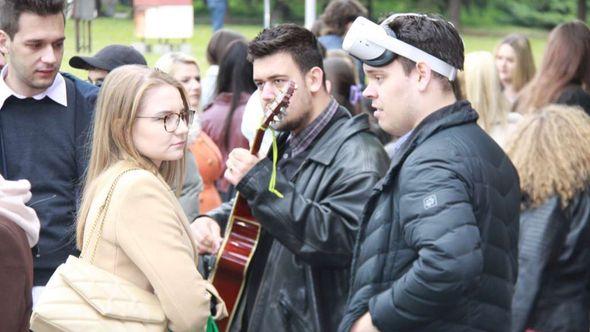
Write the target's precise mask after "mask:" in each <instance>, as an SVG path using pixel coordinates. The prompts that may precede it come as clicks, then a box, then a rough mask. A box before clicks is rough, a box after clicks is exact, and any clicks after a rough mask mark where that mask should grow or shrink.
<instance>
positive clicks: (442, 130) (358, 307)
mask: <svg viewBox="0 0 590 332" xmlns="http://www.w3.org/2000/svg"><path fill="white" fill-rule="evenodd" d="M476 120H477V113H476V112H475V111H474V110H473V109H472V108H471V106H470V105H469V103H468V102H466V101H460V102H457V103H455V104H453V105H450V106H448V107H445V108H442V109H440V110H438V111H437V112H435V113H433V114H431V115H430V116H428V117H427V118H426V119H424V120H423V121H422V123H421V124H420V125H418V126H417V127H416V128H415V129H414V131H413V132H412V134H411V136H410V137H409V138H408V140H407V141H406V142H405V143H404V144H403V145H402V146H401V148H400V150H399V151H398V152H397V153H396V155H395V156H394V159H393V161H392V166H391V168H390V170H389V171H388V173H387V175H386V176H385V178H384V179H383V180H382V182H380V183H379V184H378V185H377V186H376V187H375V188H374V190H373V194H372V196H371V198H370V199H369V202H368V203H367V205H366V207H365V210H364V214H363V219H362V225H361V230H360V232H359V239H358V241H357V247H356V249H355V255H354V259H353V278H352V287H351V297H350V299H349V302H348V305H347V310H346V313H345V317H344V319H343V321H342V324H341V325H340V327H339V330H340V331H349V330H350V328H351V326H352V324H353V323H354V322H355V321H356V320H357V319H358V318H360V317H361V316H362V315H363V314H364V313H366V312H367V311H369V312H370V315H371V318H372V320H373V324H374V325H375V326H376V327H377V328H378V329H379V330H381V331H429V332H432V331H452V332H459V331H498V332H506V331H508V330H509V329H510V327H509V326H510V304H511V299H512V293H513V287H514V283H515V281H516V274H517V240H518V215H519V204H520V191H519V181H518V175H517V173H516V170H515V169H514V166H513V165H512V163H511V162H510V160H509V159H508V157H507V156H506V155H505V154H504V152H503V151H502V149H501V148H500V147H499V146H498V145H497V144H496V143H494V141H493V140H492V139H491V138H490V137H489V136H488V135H487V134H485V133H484V132H483V130H482V129H481V128H480V127H479V126H478V125H477V124H476V122H475V121H476Z"/></svg>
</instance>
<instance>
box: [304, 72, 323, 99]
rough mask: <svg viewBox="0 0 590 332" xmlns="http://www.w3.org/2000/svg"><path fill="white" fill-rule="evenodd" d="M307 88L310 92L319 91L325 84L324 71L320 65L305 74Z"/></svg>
mask: <svg viewBox="0 0 590 332" xmlns="http://www.w3.org/2000/svg"><path fill="white" fill-rule="evenodd" d="M305 81H306V83H307V88H308V89H309V91H310V92H312V93H314V92H318V91H319V90H320V89H322V86H323V85H324V71H323V70H322V69H320V67H313V68H311V69H310V70H309V71H308V72H307V75H305Z"/></svg>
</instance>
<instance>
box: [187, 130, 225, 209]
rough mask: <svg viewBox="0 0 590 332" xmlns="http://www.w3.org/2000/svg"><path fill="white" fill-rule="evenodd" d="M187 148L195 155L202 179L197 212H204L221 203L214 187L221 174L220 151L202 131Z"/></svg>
mask: <svg viewBox="0 0 590 332" xmlns="http://www.w3.org/2000/svg"><path fill="white" fill-rule="evenodd" d="M189 148H190V150H191V152H192V153H193V156H195V161H196V162H197V165H198V166H199V173H200V174H201V178H202V179H203V191H202V192H201V194H200V195H199V208H200V211H199V213H200V214H204V213H207V212H209V211H211V210H213V209H215V208H216V207H218V206H219V205H221V197H220V196H219V192H218V191H217V188H216V187H215V181H217V180H218V179H220V178H221V177H222V176H223V169H224V167H222V166H223V161H222V158H221V152H220V151H219V148H218V147H217V145H215V143H214V142H213V140H211V138H210V137H209V136H207V134H205V133H204V132H201V133H199V136H197V138H196V139H195V142H194V143H193V144H192V145H191V146H190V147H189Z"/></svg>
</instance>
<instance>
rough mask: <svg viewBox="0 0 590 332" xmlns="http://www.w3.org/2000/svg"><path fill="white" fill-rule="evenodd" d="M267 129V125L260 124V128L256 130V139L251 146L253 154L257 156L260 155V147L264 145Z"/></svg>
mask: <svg viewBox="0 0 590 332" xmlns="http://www.w3.org/2000/svg"><path fill="white" fill-rule="evenodd" d="M266 129H267V128H266V127H263V126H260V127H259V128H258V130H256V136H254V141H253V143H252V147H251V148H250V153H251V154H253V155H255V156H256V155H258V151H260V147H261V146H262V139H263V138H264V133H265V132H266Z"/></svg>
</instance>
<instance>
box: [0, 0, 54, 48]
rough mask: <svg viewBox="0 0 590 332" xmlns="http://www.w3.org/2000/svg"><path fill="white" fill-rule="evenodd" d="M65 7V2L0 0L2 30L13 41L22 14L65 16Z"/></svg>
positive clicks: (0, 26) (0, 27)
mask: <svg viewBox="0 0 590 332" xmlns="http://www.w3.org/2000/svg"><path fill="white" fill-rule="evenodd" d="M64 6H65V3H64V0H0V30H4V32H6V33H7V34H8V36H9V37H10V38H11V39H12V38H14V35H15V34H16V33H17V32H18V21H19V19H20V16H21V14H22V13H24V12H28V13H32V14H35V15H39V16H49V15H55V14H60V13H61V14H63V12H64ZM64 20H65V17H64Z"/></svg>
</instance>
